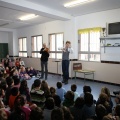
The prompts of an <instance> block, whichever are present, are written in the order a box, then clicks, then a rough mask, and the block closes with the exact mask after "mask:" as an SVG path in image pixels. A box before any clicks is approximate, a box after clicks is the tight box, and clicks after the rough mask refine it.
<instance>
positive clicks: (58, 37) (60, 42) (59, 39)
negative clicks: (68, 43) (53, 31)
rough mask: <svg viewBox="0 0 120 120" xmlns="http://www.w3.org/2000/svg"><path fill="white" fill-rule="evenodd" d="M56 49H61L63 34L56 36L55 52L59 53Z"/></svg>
mask: <svg viewBox="0 0 120 120" xmlns="http://www.w3.org/2000/svg"><path fill="white" fill-rule="evenodd" d="M58 48H63V34H57V35H56V51H60V50H58Z"/></svg>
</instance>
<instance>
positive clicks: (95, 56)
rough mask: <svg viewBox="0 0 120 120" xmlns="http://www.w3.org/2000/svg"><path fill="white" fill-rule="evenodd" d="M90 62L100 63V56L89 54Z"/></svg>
mask: <svg viewBox="0 0 120 120" xmlns="http://www.w3.org/2000/svg"><path fill="white" fill-rule="evenodd" d="M90 61H100V54H90Z"/></svg>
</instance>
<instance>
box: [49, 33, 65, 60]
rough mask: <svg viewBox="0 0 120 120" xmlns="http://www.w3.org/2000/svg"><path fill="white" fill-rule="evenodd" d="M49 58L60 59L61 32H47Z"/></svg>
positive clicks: (61, 46)
mask: <svg viewBox="0 0 120 120" xmlns="http://www.w3.org/2000/svg"><path fill="white" fill-rule="evenodd" d="M49 45H50V58H54V59H62V51H61V50H59V48H63V33H56V34H49Z"/></svg>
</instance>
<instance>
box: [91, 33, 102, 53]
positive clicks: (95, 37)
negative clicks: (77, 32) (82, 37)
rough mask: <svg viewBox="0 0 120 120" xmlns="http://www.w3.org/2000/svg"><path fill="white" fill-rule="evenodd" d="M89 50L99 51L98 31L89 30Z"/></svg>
mask: <svg viewBox="0 0 120 120" xmlns="http://www.w3.org/2000/svg"><path fill="white" fill-rule="evenodd" d="M90 51H94V52H99V51H100V32H90Z"/></svg>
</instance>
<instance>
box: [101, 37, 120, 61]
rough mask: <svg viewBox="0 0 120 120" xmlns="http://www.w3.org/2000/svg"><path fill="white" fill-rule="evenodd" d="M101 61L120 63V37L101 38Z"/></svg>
mask: <svg viewBox="0 0 120 120" xmlns="http://www.w3.org/2000/svg"><path fill="white" fill-rule="evenodd" d="M100 49H101V61H120V37H102V38H100Z"/></svg>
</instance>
